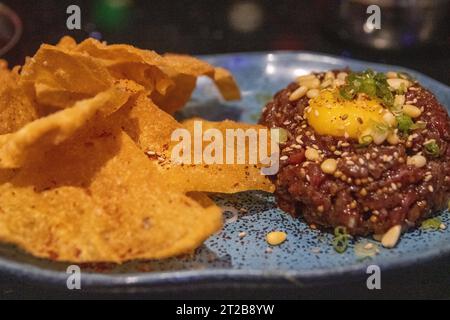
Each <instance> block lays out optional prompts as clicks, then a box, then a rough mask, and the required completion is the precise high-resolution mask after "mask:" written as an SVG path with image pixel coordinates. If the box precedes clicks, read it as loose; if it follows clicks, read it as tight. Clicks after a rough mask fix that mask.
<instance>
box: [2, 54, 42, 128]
mask: <svg viewBox="0 0 450 320" xmlns="http://www.w3.org/2000/svg"><path fill="white" fill-rule="evenodd" d="M18 81H19V76H18V74H17V72H16V71H10V70H8V66H7V64H6V63H5V62H4V60H1V66H0V134H5V133H11V132H14V131H17V130H19V129H20V128H22V127H23V126H24V125H26V124H27V123H29V122H31V121H33V120H35V119H36V118H37V112H36V108H35V107H34V105H33V104H32V102H31V101H30V99H29V98H28V96H26V94H25V91H24V90H22V88H21V87H20V86H19V84H18Z"/></svg>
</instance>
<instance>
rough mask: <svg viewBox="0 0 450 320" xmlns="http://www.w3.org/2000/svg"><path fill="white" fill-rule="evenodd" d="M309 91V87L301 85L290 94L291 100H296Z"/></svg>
mask: <svg viewBox="0 0 450 320" xmlns="http://www.w3.org/2000/svg"><path fill="white" fill-rule="evenodd" d="M307 91H308V88H306V87H304V86H301V87H299V88H297V89H296V90H295V91H294V92H292V93H291V95H290V96H289V101H296V100H298V99H300V98H302V97H303V96H304V95H305V94H306V92H307Z"/></svg>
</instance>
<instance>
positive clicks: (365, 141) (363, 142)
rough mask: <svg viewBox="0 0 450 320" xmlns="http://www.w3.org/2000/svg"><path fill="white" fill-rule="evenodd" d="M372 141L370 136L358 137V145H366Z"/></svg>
mask: <svg viewBox="0 0 450 320" xmlns="http://www.w3.org/2000/svg"><path fill="white" fill-rule="evenodd" d="M372 142H373V138H372V136H369V135H367V136H363V137H360V138H359V147H367V146H368V145H370V144H371V143H372Z"/></svg>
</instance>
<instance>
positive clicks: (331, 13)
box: [0, 0, 450, 84]
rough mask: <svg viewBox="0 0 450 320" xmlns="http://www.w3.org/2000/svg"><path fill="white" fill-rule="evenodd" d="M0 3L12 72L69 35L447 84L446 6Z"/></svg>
mask: <svg viewBox="0 0 450 320" xmlns="http://www.w3.org/2000/svg"><path fill="white" fill-rule="evenodd" d="M1 2H3V3H4V4H6V5H7V6H9V7H10V8H11V9H13V10H14V11H15V12H16V13H17V15H18V16H19V18H20V19H21V21H22V24H23V33H22V36H21V38H20V40H19V41H18V43H17V44H16V45H15V46H14V47H13V48H12V49H11V50H9V51H8V52H7V54H6V55H4V58H6V59H7V60H8V61H9V62H10V64H11V65H13V64H18V63H22V62H23V59H24V57H25V56H27V55H32V54H33V53H34V52H35V50H36V49H37V48H38V46H39V44H40V43H42V42H47V43H55V42H56V41H57V40H58V39H59V38H60V37H61V36H63V35H66V34H68V35H71V36H74V37H75V38H77V39H78V40H82V39H83V38H86V37H88V36H93V37H96V38H101V39H103V40H106V41H108V42H111V43H112V42H123V43H131V44H133V45H136V46H139V47H142V48H149V49H154V50H156V51H158V52H167V51H172V52H180V53H189V54H212V53H221V52H237V51H267V50H310V51H318V52H324V53H330V54H334V55H339V56H346V57H352V58H357V59H362V60H370V61H375V62H383V63H390V64H398V65H403V66H406V67H410V68H414V69H417V70H419V71H421V72H423V73H425V74H428V75H429V76H431V77H433V78H435V79H437V80H440V81H441V82H444V83H446V84H450V54H449V53H450V22H449V21H450V19H449V17H450V16H449V0H432V1H431V0H318V1H301V0H277V1H264V0H259V1H258V0H232V1H212V0H211V1H206V0H195V1H187V0H184V1H183V0H181V1H180V0H177V1H164V0H148V1H140V0H90V1H83V0H82V1H76V0H71V1H65V0H39V1H32V0H12V1H1ZM71 4H76V5H78V6H79V7H80V8H81V17H82V20H81V22H82V30H80V31H70V30H68V29H67V27H66V19H67V17H68V14H67V13H66V8H67V7H68V6H69V5H71ZM370 4H378V5H379V6H380V7H381V18H382V19H381V27H382V28H381V30H371V29H370V28H367V26H366V25H364V22H365V21H366V20H367V18H368V16H369V14H367V13H366V12H365V11H366V8H367V7H368V6H369V5H370ZM0 37H1V35H0Z"/></svg>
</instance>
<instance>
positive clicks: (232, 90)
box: [151, 54, 241, 114]
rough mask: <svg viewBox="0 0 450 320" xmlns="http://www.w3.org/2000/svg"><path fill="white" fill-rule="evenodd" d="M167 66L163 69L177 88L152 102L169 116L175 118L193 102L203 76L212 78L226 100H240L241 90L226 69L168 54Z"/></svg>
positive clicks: (163, 66) (160, 95)
mask: <svg viewBox="0 0 450 320" xmlns="http://www.w3.org/2000/svg"><path fill="white" fill-rule="evenodd" d="M164 61H165V65H161V69H162V70H163V71H164V72H165V73H166V74H168V75H169V77H170V78H171V79H172V80H173V81H174V83H175V85H174V86H172V87H171V88H169V90H168V92H167V94H160V93H158V92H153V93H152V95H151V97H152V99H153V101H155V103H156V104H157V105H158V106H159V107H160V108H161V109H163V110H165V111H166V112H168V113H170V114H173V113H174V112H175V111H177V110H179V109H181V108H182V107H183V106H184V105H185V104H186V103H187V102H188V101H189V99H190V97H191V95H192V93H193V91H194V89H195V86H196V82H197V78H198V77H200V76H208V77H210V78H211V79H212V80H213V81H214V82H215V84H216V86H217V88H218V89H219V91H220V93H221V95H222V97H223V98H224V99H225V100H239V99H240V98H241V94H240V90H239V87H238V86H237V84H236V82H235V80H234V78H233V76H232V75H231V74H230V73H229V72H228V71H227V70H225V69H223V68H214V67H213V66H212V65H210V64H209V63H206V62H204V61H202V60H199V59H196V58H194V57H191V56H187V55H179V54H165V55H164Z"/></svg>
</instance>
